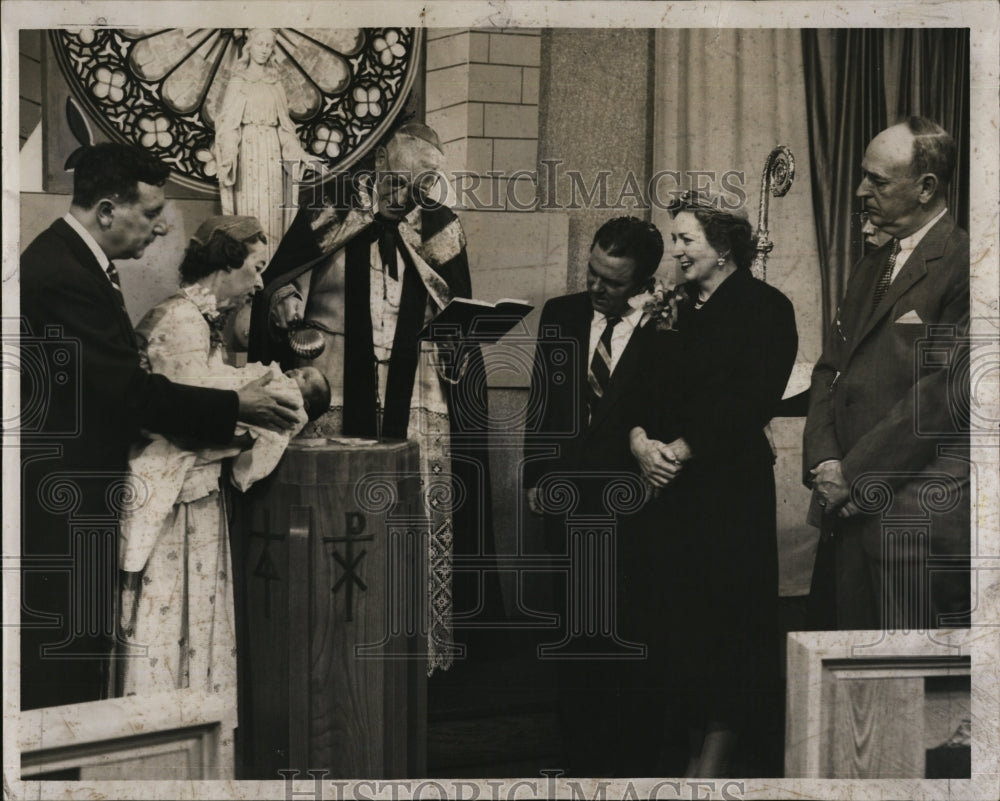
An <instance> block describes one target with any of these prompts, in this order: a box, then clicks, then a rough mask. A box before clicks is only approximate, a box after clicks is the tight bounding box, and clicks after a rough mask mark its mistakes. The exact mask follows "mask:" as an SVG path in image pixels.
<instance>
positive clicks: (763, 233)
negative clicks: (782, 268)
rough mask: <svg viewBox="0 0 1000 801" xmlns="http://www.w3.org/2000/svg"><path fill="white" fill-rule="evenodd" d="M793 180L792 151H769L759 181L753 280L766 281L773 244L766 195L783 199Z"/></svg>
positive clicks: (782, 146) (793, 164)
mask: <svg viewBox="0 0 1000 801" xmlns="http://www.w3.org/2000/svg"><path fill="white" fill-rule="evenodd" d="M793 180H795V158H794V157H793V156H792V151H791V150H789V149H788V148H787V147H785V146H784V145H778V147H776V148H775V149H774V150H772V151H771V153H770V155H769V156H768V157H767V161H766V162H765V163H764V172H763V173H762V174H761V179H760V207H759V209H758V211H757V255H756V256H754V259H753V264H752V265H751V266H750V271H751V273H752V274H753V277H754V278H759V279H760V280H761V281H766V280H767V254H768V253H770V252H771V249H772V248H773V247H774V243H773V242H772V241H771V240H770V239H769V238H768V230H767V210H768V202H769V197H768V193H769V192H770V194H772V195H774V196H775V197H784V196H785V194H786V193H787V192H788V190H789V189H791V188H792V181H793Z"/></svg>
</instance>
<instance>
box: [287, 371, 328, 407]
mask: <svg viewBox="0 0 1000 801" xmlns="http://www.w3.org/2000/svg"><path fill="white" fill-rule="evenodd" d="M285 375H287V376H288V377H289V378H292V379H295V383H296V384H297V385H298V387H299V392H301V393H302V403H303V404H304V405H305V409H306V414H307V415H308V416H309V419H310V420H316V419H317V418H319V417H322V416H323V415H324V414H325V413H326V411H327V410H328V409H329V408H330V382H329V381H327V380H326V376H325V375H323V373H321V372H320V371H319V370H318V369H317V368H315V367H296V368H295V369H294V370H289V371H288V372H287V373H285Z"/></svg>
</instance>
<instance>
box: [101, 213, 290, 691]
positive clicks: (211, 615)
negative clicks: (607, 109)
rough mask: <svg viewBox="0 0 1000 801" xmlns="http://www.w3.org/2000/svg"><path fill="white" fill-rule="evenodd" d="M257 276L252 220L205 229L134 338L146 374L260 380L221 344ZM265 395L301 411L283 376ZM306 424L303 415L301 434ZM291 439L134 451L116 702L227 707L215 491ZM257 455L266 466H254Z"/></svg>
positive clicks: (226, 638)
mask: <svg viewBox="0 0 1000 801" xmlns="http://www.w3.org/2000/svg"><path fill="white" fill-rule="evenodd" d="M265 265H266V257H265V238H264V235H263V233H262V232H261V228H260V223H259V222H258V221H257V219H256V218H254V217H245V216H244V217H238V216H219V217H212V218H210V219H208V220H206V221H205V222H204V223H203V224H202V225H201V227H200V228H199V229H198V231H197V232H196V233H195V235H194V237H192V240H191V243H190V245H189V247H188V249H187V252H186V254H185V257H184V261H183V263H182V265H181V270H180V271H181V280H182V284H181V288H180V291H178V292H177V293H176V294H175V295H173V296H171V297H170V298H167V299H166V300H165V301H163V302H162V303H160V304H159V305H157V306H155V307H154V308H153V309H151V310H150V311H149V313H148V314H147V315H146V316H145V317H144V318H143V320H142V322H141V323H140V324H139V326H138V328H137V329H136V334H137V336H138V338H139V342H140V348H141V352H142V355H143V358H144V359H145V360H146V362H147V365H146V366H147V367H148V369H150V370H152V371H154V372H156V373H160V374H162V375H165V376H167V377H168V378H170V379H171V380H173V381H180V382H183V383H186V384H193V385H197V386H205V387H215V388H225V389H235V388H238V387H240V386H243V385H244V384H247V383H249V382H250V381H252V380H255V379H259V378H260V377H261V376H262V375H263V374H265V373H267V372H268V371H269V368H265V367H264V366H263V365H259V364H250V365H247V366H246V367H242V368H237V367H232V366H230V365H228V364H226V363H225V361H224V356H225V347H224V345H223V342H222V329H223V326H224V324H225V317H226V314H227V313H228V312H230V311H233V310H235V309H237V308H239V307H240V306H242V305H244V304H245V303H246V301H247V300H248V298H249V297H250V296H251V295H252V294H253V293H254V292H255V291H257V290H258V289H260V288H261V279H260V273H261V272H262V271H263V269H264V267H265ZM282 382H284V383H287V385H288V386H287V387H286V386H284V384H283V383H282ZM273 383H274V384H275V385H277V386H279V388H280V389H281V390H282V391H285V390H287V391H288V393H289V395H290V397H291V398H292V399H293V400H294V399H296V395H297V403H298V405H299V406H300V408H301V403H302V395H301V392H300V391H299V389H298V387H297V386H296V384H295V381H294V380H293V379H291V378H287V377H284V376H281V375H280V373H279V374H277V376H276V377H275V378H274V379H273ZM305 422H306V416H305V413H304V411H303V412H301V413H300V423H299V426H298V428H301V426H302V425H303V424H304V423H305ZM244 431H245V430H244ZM238 432H239V429H238ZM294 433H295V432H294V431H291V432H284V433H283V434H274V433H273V432H270V433H269V434H265V433H263V432H261V431H258V430H256V429H253V430H252V431H251V432H246V433H245V434H244V439H245V440H247V441H245V442H243V443H241V445H236V446H234V447H232V448H229V449H226V450H221V449H216V450H207V449H200V450H199V449H198V446H197V444H195V443H183V444H181V443H176V442H168V441H166V440H164V439H163V438H157V437H150V438H149V439H147V440H145V441H142V442H139V443H136V445H135V446H134V447H133V450H132V456H131V458H130V472H131V474H132V480H133V486H134V488H135V495H134V500H135V503H134V504H133V507H132V508H131V509H129V510H127V511H126V512H125V513H124V514H123V516H122V526H121V532H122V539H121V548H120V554H119V564H120V567H121V568H122V571H123V574H122V575H123V578H122V598H121V603H122V606H121V628H122V637H123V640H124V644H122V645H120V646H119V649H118V657H119V658H118V659H116V660H115V662H116V665H117V667H118V670H117V675H116V678H115V686H114V688H113V690H114V691H115V694H119V695H135V694H141V695H147V694H151V693H156V692H162V691H167V690H176V689H183V688H195V689H198V690H202V691H208V692H224V693H231V694H232V701H233V704H234V705H235V703H236V697H235V694H236V636H235V628H234V620H233V617H234V611H233V576H232V565H231V557H230V551H229V533H228V528H227V521H226V514H225V504H224V495H223V493H222V491H221V489H220V484H219V480H220V476H221V474H222V462H223V460H224V459H225V458H226V457H232V456H236V455H238V454H239V453H240V452H241V448H246V447H247V445H248V444H249V440H250V439H255V442H254V444H253V448H254V457H255V458H254V460H252V462H253V465H254V466H253V468H252V470H253V471H254V472H253V474H252V475H245V476H243V477H242V478H243V483H244V484H246V485H248V484H249V482H252V481H253V480H255V479H256V478H260V477H262V475H266V474H267V472H270V470H271V469H273V468H274V466H275V465H276V464H277V460H278V459H279V458H280V456H281V453H282V451H283V450H284V447H285V445H287V442H288V439H289V437H290V436H292V435H293V434H294ZM268 437H270V439H269V438H268ZM259 447H260V448H261V449H262V450H263V451H264V454H263V455H264V458H258V457H259V456H261V453H260V451H259V450H258V448H259ZM268 449H269V451H268ZM234 470H235V468H234Z"/></svg>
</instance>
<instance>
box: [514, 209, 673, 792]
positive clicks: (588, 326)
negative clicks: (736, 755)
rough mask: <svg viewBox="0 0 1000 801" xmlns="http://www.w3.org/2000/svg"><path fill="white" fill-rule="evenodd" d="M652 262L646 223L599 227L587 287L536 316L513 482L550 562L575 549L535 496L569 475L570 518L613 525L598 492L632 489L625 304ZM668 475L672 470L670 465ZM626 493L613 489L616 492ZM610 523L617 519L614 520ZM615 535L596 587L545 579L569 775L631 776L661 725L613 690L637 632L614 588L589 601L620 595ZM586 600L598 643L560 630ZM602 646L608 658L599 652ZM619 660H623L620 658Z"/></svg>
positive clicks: (631, 356)
mask: <svg viewBox="0 0 1000 801" xmlns="http://www.w3.org/2000/svg"><path fill="white" fill-rule="evenodd" d="M662 256H663V238H662V236H661V235H660V232H659V231H658V230H657V229H656V227H655V226H654V225H652V224H650V223H647V222H644V221H642V220H639V219H636V218H634V217H620V218H617V219H613V220H610V221H609V222H607V223H605V224H604V225H603V226H601V228H600V229H599V230H598V231H597V233H596V234H595V236H594V239H593V242H592V244H591V249H590V259H589V262H588V265H587V291H586V292H579V293H576V294H573V295H565V296H562V297H558V298H553V299H551V300H549V301H548V302H547V303H546V304H545V307H544V308H543V310H542V316H541V320H540V322H539V338H538V345H537V347H536V351H535V363H534V371H533V376H532V387H531V400H532V412H531V414H530V416H529V419H528V421H527V424H526V431H527V432H528V433H527V435H526V438H525V456H526V463H525V467H524V486H525V489H526V494H527V503H528V507H529V508H530V510H531V511H532V512H533V513H535V514H539V515H542V514H544V515H545V523H544V525H545V540H546V547H547V548H548V550H549V551H550V552H552V553H553V554H554V555H556V556H560V555H566V554H567V553H568V551H571V550H572V549H573V548H574V547H576V546H574V545H572V544H571V543H570V539H571V538H572V537H573V536H577V535H576V534H569V530H568V529H569V526H568V524H567V516H566V514H561V513H551V512H555V510H554V509H553V508H551V502H552V500H553V499H552V498H551V497H550V498H548V499H547V498H546V495H547V493H546V490H545V488H546V481H547V479H548V480H549V481H551V480H553V479H557V478H559V477H562V478H563V479H565V478H567V477H568V481H569V484H570V485H571V486H572V487H573V492H575V494H576V495H577V497H578V500H577V503H576V507H575V509H572V510H569V514H571V515H573V516H574V517H576V518H577V519H580V518H584V517H591V518H592V519H594V520H595V521H596V520H603V521H604V522H603V523H597V522H595V525H596V526H597V527H601V526H602V525H607V524H608V521H609V520H610V521H611V525H615V522H614V519H615V517H616V511H620V510H615V509H613V508H607V504H608V503H609V496H610V495H615V493H608V492H606V491H607V490H608V489H609V488H610V487H611V486H612V485H613V484H615V483H618V484H619V485H620V486H621V487H622V488H623V490H624V487H626V486H628V483H627V482H628V480H629V479H630V478H631V479H632V480H633V482H636V476H637V475H638V466H637V464H636V462H635V459H634V458H633V457H632V454H631V452H630V450H629V431H630V429H631V427H632V425H634V424H635V419H636V418H635V416H634V415H632V414H629V413H628V412H627V410H628V409H630V408H632V407H633V404H634V403H635V402H636V400H637V395H639V394H640V393H641V387H642V386H643V382H644V378H645V376H646V375H647V374H648V372H649V368H650V363H649V361H648V360H649V359H650V358H652V352H651V347H652V340H653V338H654V337H655V336H656V335H655V333H654V330H653V329H654V326H652V325H650V326H645V327H644V326H643V323H644V322H646V319H645V316H644V313H643V310H642V308H641V304H636V306H635V307H633V306H631V305H630V304H629V301H630V300H631V299H632V298H634V297H636V296H637V295H640V294H641V293H643V292H644V291H645V290H646V289H647V288H648V286H649V283H650V279H651V278H652V276H653V273H654V272H655V271H656V268H657V267H658V266H659V263H660V259H661V258H662ZM669 469H671V470H673V471H676V470H677V469H679V466H678V465H671V466H670V467H669ZM623 478H624V479H625V483H623V482H622V479H623ZM632 486H637V483H633V484H632ZM556 494H559V493H556ZM628 494H629V492H628V491H624V492H623V496H621V497H624V496H627V495H628ZM547 506H548V507H549V508H548V509H547ZM547 512H550V513H547ZM617 517H618V522H619V523H620V522H621V517H622V516H621V515H617ZM617 528H618V531H617V534H618V535H619V536H617V537H616V541H617V543H618V545H617V548H612V551H616V556H617V565H616V563H615V562H609V561H599V562H598V563H597V564H596V569H597V570H599V571H610V573H611V575H609V576H605V577H603V578H599V579H597V580H596V584H600V585H601V586H596V584H595V583H591V581H590V580H589V579H588V578H586V577H583V576H579V575H574V574H573V572H572V569H571V572H570V575H569V576H568V578H566V579H562V578H557V580H556V605H557V609H558V611H559V614H560V617H561V623H562V626H563V627H564V628H563V632H562V633H563V634H564V635H565V638H566V639H564V643H565V646H566V647H557V648H556V649H555V652H556V654H557V655H556V657H555V658H558V659H559V661H558V662H557V673H558V681H559V707H560V709H559V711H560V725H561V729H562V734H563V746H564V750H565V754H564V757H565V759H566V760H567V767H568V770H569V773H570V774H571V775H587V776H599V775H614V774H615V773H621V774H622V775H634V772H633V774H630V773H628V772H627V771H629V770H630V769H632V767H631V766H633V765H637V764H641V760H640V762H639V763H636V762H634V761H633V762H631V763H629V762H628V761H627V760H628V759H629V758H630V757H631V758H633V759H634V758H636V757H637V754H636V749H638V748H641V747H642V745H643V744H647V745H648V744H649V743H650V742H654V743H658V739H657V738H656V737H655V735H651V736H649V737H645V736H643V734H642V732H643V723H644V722H645V723H650V722H653V723H659V724H661V725H662V719H657V717H656V714H655V713H650V709H649V708H648V707H646V708H645V709H641V710H640V709H638V708H637V707H639V706H644V704H642V702H641V701H640V700H639V699H638V698H637V697H631V698H629V699H624V698H623V697H622V695H621V691H622V689H623V685H625V686H626V687H627V685H628V683H629V681H630V677H631V678H636V677H637V675H641V664H642V663H643V662H644V660H643V658H642V656H641V652H640V651H637V650H635V646H636V645H642V644H644V643H642V642H641V638H642V636H643V629H642V626H641V625H636V624H637V622H638V621H637V620H635V619H633V615H632V612H634V611H635V610H625V609H622V608H621V607H620V603H621V601H622V594H621V593H620V592H618V593H617V595H616V597H613V598H611V599H610V603H611V608H610V609H607V608H604V607H603V603H602V602H601V599H598V598H593V597H590V596H592V595H597V594H600V593H601V592H602V590H603V588H607V587H609V584H607V583H604V582H606V581H609V580H610V587H611V588H614V587H615V586H617V587H618V588H619V590H621V588H622V585H623V584H626V583H627V581H626V579H625V576H624V575H623V573H624V572H628V570H629V564H630V559H629V554H628V548H627V547H626V546H625V544H624V542H623V538H622V537H621V536H620V534H621V526H620V525H619V526H618V527H617ZM578 533H579V532H578ZM567 584H568V586H567ZM574 598H575V599H576V601H574V600H573V599H574ZM591 604H595V605H597V606H602V608H604V611H603V612H601V613H599V614H601V616H602V619H603V620H604V622H608V621H612V622H613V621H615V620H616V619H617V623H616V624H615V628H616V630H614V631H611V632H602V633H603V634H608V635H609V636H606V637H602V636H600V634H599V635H598V636H597V637H596V638H593V640H592V641H591V642H589V643H585V642H583V641H582V640H578V641H577V642H576V643H575V644H574V642H573V638H572V636H571V632H572V631H573V630H574V629H576V628H577V626H581V625H583V621H582V620H576V619H571V617H574V615H575V612H576V611H579V610H580V609H581V608H582V607H581V605H582V606H583V607H588V608H589V607H590V606H591ZM595 608H596V607H595ZM606 615H607V616H608V617H607V618H605V616H606ZM623 618H628V619H623ZM619 625H620V626H621V628H618V626H619ZM583 628H587V626H583ZM596 628H603V626H602V625H601V624H597V625H596ZM625 635H627V636H625ZM605 648H606V649H607V653H602V650H603V649H605ZM588 650H589V651H591V653H589V654H587V655H585V656H582V658H579V659H566V658H565V657H566V656H567V655H568V654H569V653H570V652H571V651H573V652H577V653H580V652H583V651H588ZM629 653H630V656H631V658H628V657H627V656H626V654H629ZM637 666H638V668H639V673H637Z"/></svg>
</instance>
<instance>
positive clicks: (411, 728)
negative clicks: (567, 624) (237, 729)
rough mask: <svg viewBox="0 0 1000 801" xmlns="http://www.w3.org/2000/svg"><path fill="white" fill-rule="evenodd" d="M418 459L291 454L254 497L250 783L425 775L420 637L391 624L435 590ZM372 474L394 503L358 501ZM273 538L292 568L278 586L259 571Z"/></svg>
mask: <svg viewBox="0 0 1000 801" xmlns="http://www.w3.org/2000/svg"><path fill="white" fill-rule="evenodd" d="M416 456H417V449H416V446H415V445H409V444H406V443H400V444H397V445H381V446H373V447H372V448H369V449H361V448H346V447H338V446H331V447H327V448H320V449H308V448H303V447H295V446H293V447H292V448H290V449H289V451H288V453H287V454H286V455H285V458H284V459H283V460H282V463H281V465H279V467H278V469H277V470H276V471H275V474H274V476H273V477H272V480H271V481H270V482H269V483H268V485H267V486H266V487H265V488H264V491H263V492H260V493H258V494H257V495H256V496H255V497H254V499H253V504H254V510H253V517H252V519H253V521H254V526H253V527H252V528H253V531H252V532H250V533H249V535H248V536H249V537H250V539H251V540H252V541H253V545H252V546H251V547H249V548H248V556H247V560H246V563H245V565H244V567H245V569H246V570H247V572H248V573H249V575H250V587H249V590H248V595H249V601H248V612H247V614H248V619H249V621H250V622H249V626H248V628H249V631H250V634H249V639H250V645H249V648H250V649H251V651H252V654H251V659H252V660H253V661H252V666H253V671H252V674H253V675H254V676H255V678H253V679H252V682H253V684H254V686H253V687H252V688H251V689H250V693H251V698H252V704H253V705H255V706H254V708H253V713H252V719H253V721H254V726H253V729H254V730H253V733H252V734H251V738H252V740H253V741H254V742H253V747H252V749H251V750H252V751H253V754H254V756H253V757H252V759H251V760H250V761H251V762H253V761H254V760H262V762H257V763H254V764H251V766H250V769H249V770H250V773H251V774H252V775H255V776H260V777H273V776H274V775H275V772H276V771H277V769H279V768H284V767H294V768H298V769H300V770H305V769H307V768H313V769H325V770H328V771H329V776H330V778H338V777H351V778H376V777H377V778H402V777H405V776H407V775H422V774H423V773H424V772H425V771H426V760H425V758H424V757H421V753H422V751H421V749H422V744H421V745H418V744H420V743H422V740H423V739H425V737H426V721H425V715H426V702H425V700H424V697H425V695H424V693H425V691H424V688H423V685H424V684H425V683H426V677H425V673H426V662H425V660H424V659H422V658H421V656H420V655H421V653H422V650H421V648H420V647H419V646H420V645H421V644H422V638H421V637H419V636H414V632H411V631H406V630H405V629H404V630H402V631H395V632H394V631H392V627H393V626H392V624H391V618H392V615H391V613H392V609H393V605H399V604H402V605H403V606H404V607H407V608H409V609H410V610H412V609H413V608H414V607H417V606H419V605H420V604H421V602H422V594H425V593H426V582H425V580H424V578H423V577H424V576H425V572H424V570H423V565H422V559H423V558H424V557H423V556H422V554H424V553H426V541H425V539H423V538H424V537H425V536H426V528H427V526H426V522H425V520H424V518H423V515H422V508H423V506H422V501H421V499H420V488H419V486H418V484H417V482H416V480H415V471H416V469H417V458H416ZM372 474H378V475H381V476H384V477H385V481H386V490H387V492H391V493H395V495H396V498H397V500H396V502H395V503H391V502H383V501H384V500H385V498H387V497H388V496H384V497H382V498H379V497H374V496H373V497H369V498H367V499H365V498H362V497H360V493H359V492H358V489H357V487H358V482H359V479H361V478H362V477H365V476H370V475H372ZM407 476H409V477H410V479H409V480H407ZM400 521H402V525H401V523H400ZM265 529H268V535H269V537H270V539H268V540H267V543H268V545H267V547H269V548H270V549H271V554H272V555H273V554H278V553H280V554H281V555H282V557H283V559H282V561H281V562H280V564H281V569H280V570H279V572H280V574H281V575H280V576H279V577H274V578H272V579H271V581H270V582H266V580H265V579H264V578H263V577H262V575H261V574H262V573H264V574H266V573H267V570H265V569H261V568H260V565H261V563H262V559H263V556H262V554H263V552H264V548H265V537H264V536H263V535H264V531H265ZM397 529H399V530H397ZM394 549H395V550H394ZM399 549H405V550H406V552H407V553H408V554H409V556H408V558H406V559H404V563H402V564H396V563H395V562H393V559H398V558H399V555H398V553H397V551H398V550H399ZM417 559H419V560H421V561H420V562H418V563H415V562H414V560H417ZM265 561H266V560H265ZM255 572H256V573H257V574H258V575H257V576H256V577H254V573H255ZM407 576H408V577H409V578H408V580H407V581H403V580H402V579H403V578H406V577H407ZM266 584H269V585H270V590H269V591H270V593H271V597H270V615H271V616H270V617H269V618H268V617H267V603H268V600H267V598H266V592H268V587H267V586H266ZM403 587H408V588H409V589H408V590H405V589H403V590H401V588H403ZM400 592H402V595H400ZM398 617H399V615H396V618H398ZM276 627H277V630H276ZM272 677H273V678H272ZM275 683H277V685H278V687H277V689H278V692H277V693H273V694H272V691H273V690H274V689H275ZM282 692H283V697H282ZM279 698H280V699H281V700H279ZM282 702H283V703H282ZM262 723H263V725H262ZM285 733H287V736H286V735H285ZM283 738H285V739H283ZM284 742H287V747H286V748H283V747H282V746H283V743H284Z"/></svg>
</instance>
